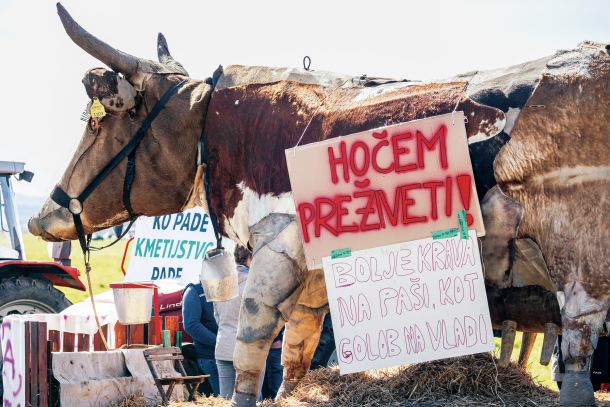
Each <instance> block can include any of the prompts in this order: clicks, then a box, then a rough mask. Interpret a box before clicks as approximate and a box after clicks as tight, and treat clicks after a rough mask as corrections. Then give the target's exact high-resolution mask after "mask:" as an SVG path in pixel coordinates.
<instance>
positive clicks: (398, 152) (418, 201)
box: [286, 112, 485, 267]
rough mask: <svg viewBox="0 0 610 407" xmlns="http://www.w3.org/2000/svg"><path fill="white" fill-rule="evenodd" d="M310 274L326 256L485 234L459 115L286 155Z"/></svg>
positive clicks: (314, 145)
mask: <svg viewBox="0 0 610 407" xmlns="http://www.w3.org/2000/svg"><path fill="white" fill-rule="evenodd" d="M286 160H287V163H288V172H289V175H290V183H291V185H292V192H293V196H294V201H295V206H296V210H297V218H298V220H299V223H300V226H301V234H302V237H303V243H304V246H305V256H306V258H307V264H308V266H310V267H312V266H313V267H320V265H321V259H322V257H325V256H328V255H329V254H330V253H331V251H332V250H334V249H340V248H351V249H352V250H360V249H366V248H370V247H376V246H382V245H387V244H392V243H398V242H405V241H408V240H413V239H421V238H424V237H429V236H431V234H432V232H433V231H436V230H441V229H448V228H453V227H456V225H457V217H456V216H457V211H458V210H460V209H465V210H466V213H467V221H468V226H469V227H470V229H475V230H476V231H477V235H478V236H483V235H484V234H485V228H484V226H483V219H482V217H481V210H480V207H479V200H478V197H477V191H476V188H475V184H474V177H473V174H472V165H471V163H470V156H469V154H468V143H467V140H466V129H465V126H464V115H463V113H462V112H455V113H453V114H451V113H450V114H446V115H441V116H435V117H431V118H427V119H422V120H415V121H411V122H408V123H402V124H395V125H392V126H387V127H383V128H378V129H375V130H370V131H364V132H361V133H357V134H352V135H349V136H345V137H337V138H333V139H330V140H326V141H322V142H319V143H312V144H307V145H305V146H302V147H298V148H294V149H288V150H286Z"/></svg>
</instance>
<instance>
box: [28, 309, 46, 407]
mask: <svg viewBox="0 0 610 407" xmlns="http://www.w3.org/2000/svg"><path fill="white" fill-rule="evenodd" d="M28 324H30V350H31V355H30V377H31V379H32V382H31V383H32V385H31V389H30V394H31V404H32V407H38V405H39V404H38V395H39V389H38V352H39V351H40V349H38V324H37V323H36V322H35V321H28ZM46 343H47V342H46V341H45V346H46Z"/></svg>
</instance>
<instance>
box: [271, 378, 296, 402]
mask: <svg viewBox="0 0 610 407" xmlns="http://www.w3.org/2000/svg"><path fill="white" fill-rule="evenodd" d="M297 384H299V381H298V380H284V381H283V382H282V385H281V386H280V388H279V390H278V391H277V395H276V396H275V399H276V400H281V399H285V398H286V397H288V396H289V395H290V393H292V391H293V390H294V388H295V387H297Z"/></svg>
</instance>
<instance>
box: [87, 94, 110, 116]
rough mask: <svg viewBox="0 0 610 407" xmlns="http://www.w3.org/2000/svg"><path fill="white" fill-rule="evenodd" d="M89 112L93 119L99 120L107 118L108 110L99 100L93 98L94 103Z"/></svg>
mask: <svg viewBox="0 0 610 407" xmlns="http://www.w3.org/2000/svg"><path fill="white" fill-rule="evenodd" d="M89 112H90V113H91V117H97V118H99V117H104V116H106V109H104V105H102V103H101V102H100V101H99V99H98V98H93V103H92V104H91V109H89Z"/></svg>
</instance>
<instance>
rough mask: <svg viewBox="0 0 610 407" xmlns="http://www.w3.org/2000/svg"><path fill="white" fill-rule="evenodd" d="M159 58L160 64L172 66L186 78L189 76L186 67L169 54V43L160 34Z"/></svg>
mask: <svg viewBox="0 0 610 407" xmlns="http://www.w3.org/2000/svg"><path fill="white" fill-rule="evenodd" d="M157 56H158V57H159V62H161V63H162V64H163V65H170V66H171V67H172V68H174V69H175V70H177V71H179V72H180V73H182V74H183V75H185V76H189V74H188V72H187V71H186V69H184V66H182V64H181V63H180V62H178V61H176V60H175V59H174V57H172V55H171V54H170V53H169V47H168V46H167V41H166V39H165V36H164V35H163V34H162V33H159V35H158V36H157Z"/></svg>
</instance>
